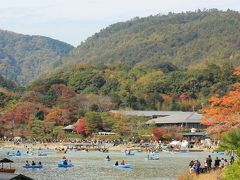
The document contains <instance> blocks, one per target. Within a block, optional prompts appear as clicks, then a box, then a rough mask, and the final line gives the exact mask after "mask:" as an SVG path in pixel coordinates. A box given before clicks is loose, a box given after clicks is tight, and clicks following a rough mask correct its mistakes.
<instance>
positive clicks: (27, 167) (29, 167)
mask: <svg viewBox="0 0 240 180" xmlns="http://www.w3.org/2000/svg"><path fill="white" fill-rule="evenodd" d="M23 168H26V169H41V168H43V165H35V166H23Z"/></svg>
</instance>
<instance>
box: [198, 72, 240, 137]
mask: <svg viewBox="0 0 240 180" xmlns="http://www.w3.org/2000/svg"><path fill="white" fill-rule="evenodd" d="M234 75H240V69H237V70H236V71H235V73H234ZM234 87H235V90H232V91H229V92H228V93H227V94H226V95H225V96H223V97H212V98H210V100H209V101H210V102H211V105H209V106H208V107H206V108H204V109H203V110H202V112H203V113H204V116H203V121H202V123H203V124H205V125H209V128H208V130H209V131H212V132H216V133H221V132H224V131H227V130H229V129H231V128H233V127H240V86H236V84H234Z"/></svg>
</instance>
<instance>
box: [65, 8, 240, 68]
mask: <svg viewBox="0 0 240 180" xmlns="http://www.w3.org/2000/svg"><path fill="white" fill-rule="evenodd" d="M239 27H240V13H239V12H235V11H231V10H228V11H218V10H214V9H213V10H207V11H197V12H187V13H179V14H174V13H169V14H168V15H156V16H149V17H145V18H134V19H132V20H129V21H127V22H120V23H116V24H113V25H111V26H109V27H107V28H105V29H103V30H101V31H100V32H99V33H96V34H95V35H93V36H92V37H89V38H88V39H87V40H86V41H85V42H84V43H82V44H81V45H79V46H78V47H77V48H75V49H74V50H73V52H72V53H71V54H70V56H69V57H67V59H68V61H66V60H65V61H64V62H63V63H65V65H67V64H66V63H69V64H73V65H74V64H76V63H78V62H87V63H91V64H95V65H100V66H101V65H103V64H104V65H109V64H111V63H113V62H116V61H119V60H121V61H123V62H125V63H127V64H128V65H130V66H146V65H149V64H158V63H162V62H168V63H172V64H174V65H176V66H178V67H179V66H180V67H186V66H192V65H197V64H203V63H206V62H214V63H221V62H223V61H225V60H227V61H231V62H232V63H233V64H240V39H239V37H240V31H239Z"/></svg>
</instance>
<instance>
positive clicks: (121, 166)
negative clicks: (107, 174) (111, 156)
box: [113, 164, 132, 169]
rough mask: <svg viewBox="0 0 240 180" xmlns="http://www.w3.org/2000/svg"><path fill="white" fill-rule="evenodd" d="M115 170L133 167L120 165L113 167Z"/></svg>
mask: <svg viewBox="0 0 240 180" xmlns="http://www.w3.org/2000/svg"><path fill="white" fill-rule="evenodd" d="M113 167H114V168H117V169H131V168H132V165H131V164H125V165H118V166H113Z"/></svg>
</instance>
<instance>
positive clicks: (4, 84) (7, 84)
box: [0, 75, 17, 90]
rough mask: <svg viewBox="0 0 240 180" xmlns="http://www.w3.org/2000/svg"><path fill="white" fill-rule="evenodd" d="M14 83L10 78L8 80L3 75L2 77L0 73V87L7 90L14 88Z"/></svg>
mask: <svg viewBox="0 0 240 180" xmlns="http://www.w3.org/2000/svg"><path fill="white" fill-rule="evenodd" d="M16 87H17V86H16V84H15V83H14V82H13V81H11V80H8V79H6V78H4V77H2V76H1V75H0V88H5V89H9V90H13V89H14V88H16Z"/></svg>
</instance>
